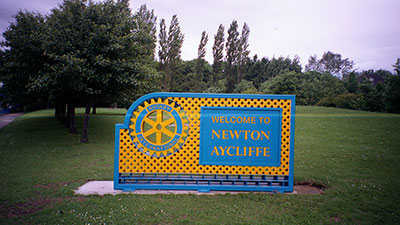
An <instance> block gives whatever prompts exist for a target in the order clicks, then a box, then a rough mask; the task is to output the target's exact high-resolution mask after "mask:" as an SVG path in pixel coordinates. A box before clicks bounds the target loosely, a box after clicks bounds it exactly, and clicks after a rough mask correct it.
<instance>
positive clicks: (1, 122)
mask: <svg viewBox="0 0 400 225" xmlns="http://www.w3.org/2000/svg"><path fill="white" fill-rule="evenodd" d="M22 114H23V113H10V114H6V115H1V116H0V129H2V128H3V127H5V126H7V125H8V124H9V123H11V122H12V121H13V120H15V119H16V118H18V117H19V116H21V115H22Z"/></svg>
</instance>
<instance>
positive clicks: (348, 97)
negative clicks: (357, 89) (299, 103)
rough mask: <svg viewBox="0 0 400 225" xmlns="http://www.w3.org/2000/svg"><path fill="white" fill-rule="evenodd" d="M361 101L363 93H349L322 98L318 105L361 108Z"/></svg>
mask: <svg viewBox="0 0 400 225" xmlns="http://www.w3.org/2000/svg"><path fill="white" fill-rule="evenodd" d="M361 101H362V95H360V94H354V93H347V94H341V95H338V96H336V97H325V98H322V99H321V100H320V101H319V102H318V104H317V105H319V106H328V107H337V108H344V109H359V108H360V107H361Z"/></svg>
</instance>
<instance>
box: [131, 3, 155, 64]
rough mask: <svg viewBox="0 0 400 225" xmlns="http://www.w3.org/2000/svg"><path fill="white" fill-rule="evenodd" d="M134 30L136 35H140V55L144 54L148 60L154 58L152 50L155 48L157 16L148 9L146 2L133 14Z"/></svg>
mask: <svg viewBox="0 0 400 225" xmlns="http://www.w3.org/2000/svg"><path fill="white" fill-rule="evenodd" d="M133 18H134V32H135V35H136V36H137V37H140V38H141V40H138V41H140V43H141V46H139V50H141V51H142V52H141V55H145V56H147V57H148V59H149V60H154V51H155V48H156V41H157V36H156V32H157V28H156V26H157V22H156V21H157V16H155V14H154V10H151V11H150V10H148V9H147V6H146V4H144V5H142V6H140V9H139V11H137V12H136V13H135V14H134V15H133Z"/></svg>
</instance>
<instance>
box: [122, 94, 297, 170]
mask: <svg viewBox="0 0 400 225" xmlns="http://www.w3.org/2000/svg"><path fill="white" fill-rule="evenodd" d="M170 99H171V100H172V101H175V102H176V103H177V104H179V105H180V106H181V107H182V108H183V110H184V111H185V112H186V114H187V117H188V119H189V136H188V137H187V139H186V142H185V144H184V145H183V146H182V148H181V149H179V151H178V152H176V153H175V154H173V155H170V156H168V157H161V158H157V157H150V156H147V155H145V154H143V153H142V152H141V151H139V150H138V149H137V148H136V147H135V146H134V145H133V143H132V141H131V138H130V136H129V131H128V129H121V130H120V143H119V165H118V166H119V173H179V174H182V173H183V174H226V175H289V162H290V160H289V156H290V121H291V120H290V117H291V112H290V109H291V100H288V99H241V98H183V97H172V98H170ZM202 106H214V107H249V108H281V109H282V127H281V132H282V133H281V166H280V167H269V166H213V165H199V148H200V144H199V143H200V109H201V107H202Z"/></svg>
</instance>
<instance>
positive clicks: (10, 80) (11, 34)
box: [0, 11, 49, 110]
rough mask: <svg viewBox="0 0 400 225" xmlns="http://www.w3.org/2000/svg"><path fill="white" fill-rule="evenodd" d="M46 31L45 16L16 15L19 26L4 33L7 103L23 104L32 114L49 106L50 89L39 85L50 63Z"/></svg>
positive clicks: (0, 76) (0, 72)
mask: <svg viewBox="0 0 400 225" xmlns="http://www.w3.org/2000/svg"><path fill="white" fill-rule="evenodd" d="M45 29H46V27H45V18H44V17H43V16H42V15H40V14H38V13H32V12H28V11H25V12H23V11H20V12H18V13H17V14H16V15H15V22H13V23H11V24H10V26H9V27H8V28H7V30H6V31H5V32H4V33H3V37H4V39H5V41H4V42H2V43H1V46H2V48H4V52H2V55H1V58H2V59H1V61H2V63H1V64H2V65H1V67H0V80H1V81H2V82H3V85H4V86H3V90H2V91H3V93H4V95H5V99H4V100H5V102H8V103H10V104H21V105H23V106H25V109H28V108H29V109H31V110H33V109H37V108H43V107H45V106H46V104H47V100H48V98H49V96H48V94H47V92H46V91H47V89H46V87H44V86H41V85H39V84H40V83H41V78H40V76H41V74H43V73H44V71H43V65H44V63H45V62H47V61H48V58H47V56H46V55H45V54H44V53H45V50H44V48H43V45H44V43H45V42H44V39H45V34H44V32H45Z"/></svg>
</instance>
